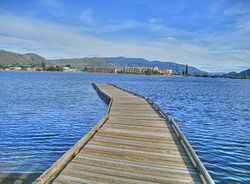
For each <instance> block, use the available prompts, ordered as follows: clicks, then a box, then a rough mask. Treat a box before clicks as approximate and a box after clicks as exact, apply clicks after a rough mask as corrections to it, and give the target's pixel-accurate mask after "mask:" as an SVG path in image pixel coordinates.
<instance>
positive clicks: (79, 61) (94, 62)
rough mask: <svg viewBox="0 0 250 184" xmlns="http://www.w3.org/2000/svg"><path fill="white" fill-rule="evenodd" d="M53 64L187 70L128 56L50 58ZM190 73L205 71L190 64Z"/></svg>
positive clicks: (197, 73)
mask: <svg viewBox="0 0 250 184" xmlns="http://www.w3.org/2000/svg"><path fill="white" fill-rule="evenodd" d="M48 62H49V63H51V64H56V65H69V64H70V65H71V66H113V67H158V68H159V69H160V70H166V69H171V70H173V71H174V73H177V74H180V73H182V72H183V71H185V68H186V65H183V64H178V63H174V62H163V61H149V60H146V59H143V58H127V57H92V58H89V57H88V58H76V59H57V60H48ZM188 70H189V73H190V74H192V75H201V74H203V73H205V72H204V71H201V70H199V69H197V68H195V67H193V66H189V68H188Z"/></svg>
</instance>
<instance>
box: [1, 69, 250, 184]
mask: <svg viewBox="0 0 250 184" xmlns="http://www.w3.org/2000/svg"><path fill="white" fill-rule="evenodd" d="M91 82H102V83H104V82H112V83H115V84H117V85H119V86H120V87H123V88H126V89H129V90H131V91H134V92H137V93H139V94H141V95H144V96H146V97H149V98H151V99H152V100H154V101H155V102H156V103H157V104H159V105H160V106H161V107H162V109H163V110H164V111H165V112H167V113H169V114H170V115H172V116H173V117H174V118H175V119H176V120H177V123H178V125H179V126H180V128H181V129H182V131H183V132H184V134H185V135H186V137H187V138H188V140H189V141H190V143H191V144H192V146H193V148H194V149H195V151H196V152H197V154H198V155H199V157H200V159H201V160H202V161H203V163H204V164H205V166H206V167H207V169H208V171H209V173H210V174H211V175H212V177H213V178H214V180H215V181H216V183H250V80H231V79H210V78H192V77H187V78H183V77H159V76H140V75H115V74H86V73H25V72H2V73H0V85H1V86H0V99H1V100H0V172H42V171H44V170H45V169H46V168H48V167H49V166H50V165H51V164H52V163H53V162H54V161H55V160H57V159H58V158H59V157H60V156H61V155H62V154H63V153H64V152H65V151H66V150H67V149H69V148H70V147H71V146H72V145H73V144H74V143H75V142H76V141H77V140H79V139H80V137H82V135H84V134H86V132H88V131H89V130H90V128H92V127H93V126H94V125H95V124H96V122H97V121H98V120H99V119H100V118H101V117H102V116H103V115H104V113H105V110H106V106H105V105H104V103H103V102H102V101H101V100H100V99H99V97H98V96H97V95H96V93H95V91H94V90H93V88H92V87H91Z"/></svg>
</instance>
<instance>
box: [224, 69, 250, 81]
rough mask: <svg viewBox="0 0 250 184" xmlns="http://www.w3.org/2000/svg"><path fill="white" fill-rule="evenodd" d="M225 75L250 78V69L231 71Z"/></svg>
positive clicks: (235, 77)
mask: <svg viewBox="0 0 250 184" xmlns="http://www.w3.org/2000/svg"><path fill="white" fill-rule="evenodd" d="M223 77H227V78H234V79H250V69H247V70H243V71H241V72H239V73H237V72H230V73H227V74H224V75H223Z"/></svg>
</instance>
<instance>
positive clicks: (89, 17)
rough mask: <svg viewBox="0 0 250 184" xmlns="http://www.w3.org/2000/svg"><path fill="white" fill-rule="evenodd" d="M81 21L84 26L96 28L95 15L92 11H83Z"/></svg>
mask: <svg viewBox="0 0 250 184" xmlns="http://www.w3.org/2000/svg"><path fill="white" fill-rule="evenodd" d="M80 20H81V22H82V23H83V24H85V25H88V26H95V25H96V20H95V17H94V13H93V11H92V10H91V9H86V10H84V11H82V13H81V15H80Z"/></svg>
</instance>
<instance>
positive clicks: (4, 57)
mask: <svg viewBox="0 0 250 184" xmlns="http://www.w3.org/2000/svg"><path fill="white" fill-rule="evenodd" d="M43 62H44V63H47V60H46V59H45V58H44V57H42V56H39V55H37V54H33V53H27V54H18V53H15V52H9V51H5V50H0V65H38V64H41V63H43Z"/></svg>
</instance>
